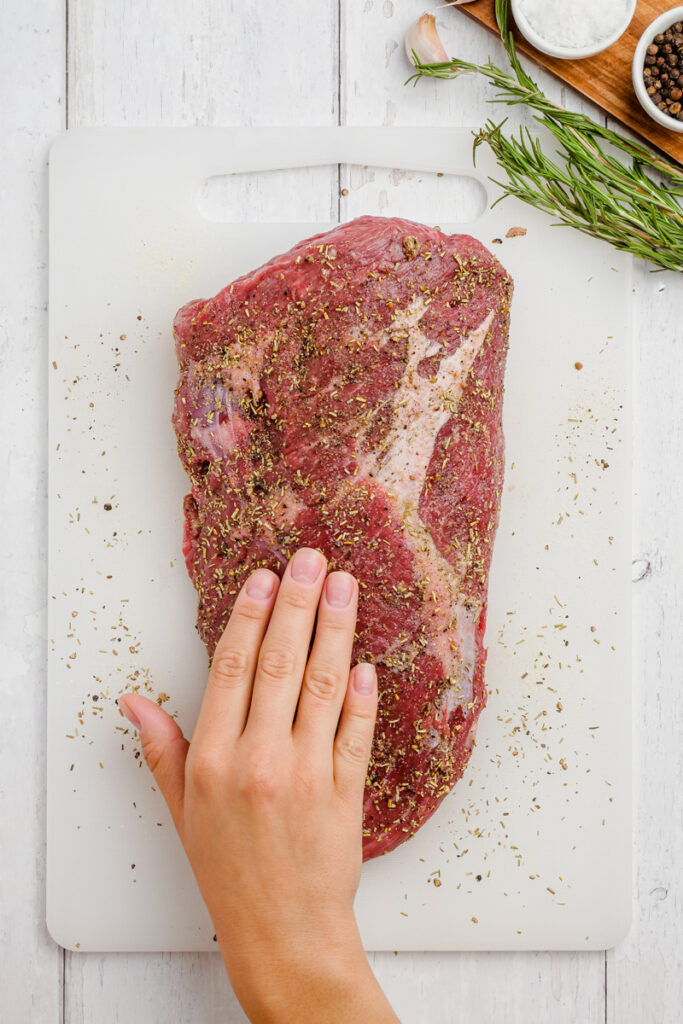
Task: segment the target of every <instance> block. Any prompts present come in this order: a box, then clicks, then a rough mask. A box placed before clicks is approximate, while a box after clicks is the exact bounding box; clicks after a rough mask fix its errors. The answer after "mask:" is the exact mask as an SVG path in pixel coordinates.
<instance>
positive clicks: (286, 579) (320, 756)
mask: <svg viewBox="0 0 683 1024" xmlns="http://www.w3.org/2000/svg"><path fill="white" fill-rule="evenodd" d="M357 601H358V586H357V583H356V581H355V580H354V578H353V577H352V576H350V575H349V574H348V573H342V572H333V573H331V574H330V575H329V576H326V563H325V559H324V557H323V556H322V555H321V554H320V552H318V551H314V550H312V549H310V548H303V549H301V550H300V551H298V552H297V553H296V555H295V556H294V558H293V559H292V561H290V563H289V565H288V566H287V569H286V570H285V573H284V576H283V578H282V581H281V582H280V581H279V580H278V578H277V576H276V575H275V574H274V573H272V572H270V571H269V570H267V569H257V570H256V571H255V572H254V573H252V575H251V576H250V577H249V579H248V580H247V582H246V585H245V586H244V588H243V589H242V591H241V592H240V594H239V595H238V597H237V599H236V602H235V606H234V609H233V612H232V615H231V617H230V621H229V622H228V625H227V627H226V630H225V632H224V634H223V636H222V638H221V640H220V641H219V644H218V646H217V648H216V652H215V654H214V658H213V663H212V666H211V671H210V674H209V681H208V685H207V688H206V692H205V694H204V700H203V703H202V707H201V711H200V714H199V719H198V721H197V725H196V728H195V731H194V734H193V737H192V742H191V744H190V743H188V742H187V740H185V739H184V737H183V735H182V732H181V730H180V728H179V727H178V725H177V723H176V722H175V721H174V720H173V719H172V718H171V717H170V716H169V715H167V714H166V713H165V712H164V711H163V710H162V708H160V707H158V706H157V704H155V703H154V702H152V701H150V700H147V699H146V698H145V697H142V696H140V695H138V694H126V695H125V696H123V697H121V698H120V700H119V706H120V708H121V710H122V711H123V712H124V714H125V715H126V716H127V717H128V718H129V719H130V721H131V722H132V723H133V724H134V725H135V726H136V728H138V729H139V731H140V739H141V744H142V749H143V753H144V755H145V758H146V760H147V764H148V765H149V767H150V769H151V770H152V772H153V774H154V777H155V780H156V782H157V784H158V786H159V789H160V790H161V792H162V794H163V796H164V799H165V800H166V803H167V804H168V807H169V810H170V812H171V815H172V817H173V821H174V823H175V826H176V828H177V830H178V833H179V835H180V838H181V840H182V843H183V846H184V848H185V851H186V853H187V856H188V858H189V860H190V863H191V865H192V868H193V871H194V873H195V877H196V879H197V882H198V884H199V888H200V890H201V893H202V896H203V898H204V900H205V902H206V904H207V906H208V908H209V912H210V914H211V917H212V920H213V923H214V927H215V929H216V935H217V938H218V942H219V945H220V948H221V952H222V954H223V959H224V961H225V965H226V968H227V970H228V973H229V975H230V979H231V981H232V984H233V987H234V989H235V992H236V994H237V997H238V998H239V1000H240V1002H241V1003H242V1005H243V1007H244V1008H245V1010H246V1012H247V1014H248V1015H249V1016H250V1018H251V1019H252V1021H255V1022H256V1021H257V1022H271V1021H272V1022H278V1024H281V1022H285V1021H293V1020H296V1021H297V1022H300V1024H305V1022H307V1021H309V1020H310V1021H315V1022H316V1024H324V1022H326V1021H329V1022H330V1024H332V1022H334V1024H344V1022H346V1021H348V1022H354V1024H356V1022H358V1021H361V1020H370V1019H372V1020H374V1021H376V1022H379V1024H382V1022H385V1021H386V1022H390V1021H391V1022H395V1021H396V1020H397V1018H396V1016H395V1015H394V1013H393V1012H392V1010H391V1008H390V1006H389V1004H388V1003H387V1001H386V999H385V997H384V995H383V993H382V992H381V989H380V988H379V986H378V985H377V982H376V981H375V979H374V976H373V975H372V972H371V971H370V968H369V965H368V963H367V959H366V958H365V955H364V953H363V950H362V946H361V942H360V937H359V935H358V929H357V926H356V922H355V918H354V914H353V898H354V895H355V892H356V889H357V887H358V882H359V879H360V870H361V860H362V853H361V839H362V831H361V829H362V803H363V789H364V783H365V776H366V772H367V764H368V759H369V756H370V746H371V742H372V734H373V729H374V723H375V715H376V708H377V685H376V676H375V670H374V667H373V666H372V665H357V666H355V668H354V669H353V670H351V672H349V668H350V660H351V649H352V645H353V635H354V628H355V621H356V607H357ZM316 613H317V622H316ZM314 624H315V637H314V641H313V647H312V649H310V654H309V647H310V641H311V635H312V633H313V628H314Z"/></svg>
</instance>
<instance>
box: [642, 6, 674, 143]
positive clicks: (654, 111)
mask: <svg viewBox="0 0 683 1024" xmlns="http://www.w3.org/2000/svg"><path fill="white" fill-rule="evenodd" d="M677 21H683V7H672V8H671V10H670V11H665V12H664V14H660V15H659V17H658V18H655V20H654V21H653V22H651V24H649V25H648V26H647V28H646V29H645V31H644V32H643V34H642V36H641V37H640V40H639V41H638V45H637V46H636V51H635V53H634V54H633V65H632V77H633V88H634V89H635V93H636V96H637V97H638V100H639V102H640V105H641V107H642V108H643V110H644V111H645V113H646V114H649V115H650V117H651V118H652V120H653V121H656V122H657V124H661V126H662V128H668V129H669V130H670V131H672V132H683V121H677V120H676V118H675V117H671V116H670V115H669V114H664V113H663V112H662V111H661V110H659V108H658V107H657V105H656V104H655V103H653V102H652V100H651V99H650V97H649V96H648V94H647V89H646V88H645V82H644V81H643V68H644V67H645V55H646V51H647V48H648V46H649V45H650V43H651V42H652V40H653V39H654V37H655V36H656V35H657V34H658V33H659V32H666V30H667V29H668V28H671V26H672V25H674V24H675V23H676V22H677Z"/></svg>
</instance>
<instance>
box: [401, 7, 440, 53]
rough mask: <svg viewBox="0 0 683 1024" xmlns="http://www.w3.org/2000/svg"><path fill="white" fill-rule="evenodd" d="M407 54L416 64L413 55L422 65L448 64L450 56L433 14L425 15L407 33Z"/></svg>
mask: <svg viewBox="0 0 683 1024" xmlns="http://www.w3.org/2000/svg"><path fill="white" fill-rule="evenodd" d="M405 47H406V54H407V55H408V60H409V61H411V63H414V58H413V53H415V54H417V58H418V60H419V61H420V63H421V64H442V63H447V61H448V54H447V53H446V51H445V50H444V46H443V43H442V42H441V40H440V39H439V33H438V32H437V31H436V19H435V18H434V15H433V14H423V15H422V17H421V18H418V20H417V21H416V22H415V24H414V25H411V26H410V28H409V29H408V31H407V32H406V38H405Z"/></svg>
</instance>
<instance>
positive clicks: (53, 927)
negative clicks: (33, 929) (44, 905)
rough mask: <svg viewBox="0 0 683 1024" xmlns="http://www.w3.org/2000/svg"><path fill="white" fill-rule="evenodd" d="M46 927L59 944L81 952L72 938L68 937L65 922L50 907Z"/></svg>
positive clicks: (53, 939) (72, 950) (72, 951)
mask: <svg viewBox="0 0 683 1024" xmlns="http://www.w3.org/2000/svg"><path fill="white" fill-rule="evenodd" d="M45 927H46V928H47V932H48V935H49V936H50V938H51V939H52V941H53V942H54V943H55V944H56V945H57V946H60V947H61V948H62V949H67V950H69V952H71V953H78V952H80V950H79V949H77V948H76V945H75V943H74V942H73V941H72V940H71V939H67V938H66V933H65V930H64V929H65V922H63V921H62V920H60V918H59V916H58V915H55V912H54V910H52V911H51V910H50V909H49V908H48V910H47V913H46V915H45Z"/></svg>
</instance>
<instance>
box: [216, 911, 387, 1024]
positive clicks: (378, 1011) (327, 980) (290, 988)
mask: <svg viewBox="0 0 683 1024" xmlns="http://www.w3.org/2000/svg"><path fill="white" fill-rule="evenodd" d="M220 939H221V936H220V933H219V942H220ZM296 942H297V940H296V937H294V936H293V942H292V944H291V946H289V947H288V948H286V949H283V950H279V951H277V950H273V949H270V950H269V952H268V955H267V957H266V958H265V961H262V962H261V963H260V964H254V962H253V960H250V959H245V960H242V959H241V958H240V957H239V955H238V956H235V955H230V953H229V950H230V946H231V945H233V943H231V942H229V941H225V942H224V946H221V949H225V951H224V955H223V959H224V962H225V966H226V969H227V971H228V974H229V976H230V981H231V983H232V986H233V988H234V990H235V993H236V995H237V997H238V998H239V1000H240V1002H241V1004H242V1006H243V1007H244V1010H245V1012H246V1013H247V1015H248V1016H249V1019H250V1021H252V1024H289V1022H294V1021H296V1024H358V1022H359V1021H373V1024H398V1018H397V1016H396V1014H395V1013H394V1012H393V1010H392V1009H391V1006H390V1005H389V1002H388V1001H387V999H386V996H385V995H384V993H383V992H382V989H381V988H380V986H379V984H378V982H377V980H376V978H375V976H374V974H373V973H372V970H371V968H370V964H369V963H368V960H367V957H366V955H365V953H364V951H363V948H362V945H361V942H360V937H359V936H358V932H357V930H355V926H354V934H353V935H349V936H348V937H345V938H344V939H343V940H338V941H336V942H335V943H334V944H333V946H332V945H331V944H329V943H327V944H326V945H325V946H321V944H319V943H310V945H308V946H307V947H306V948H301V946H300V945H299V948H295V945H294V944H295V943H296ZM297 945H298V943H297Z"/></svg>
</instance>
